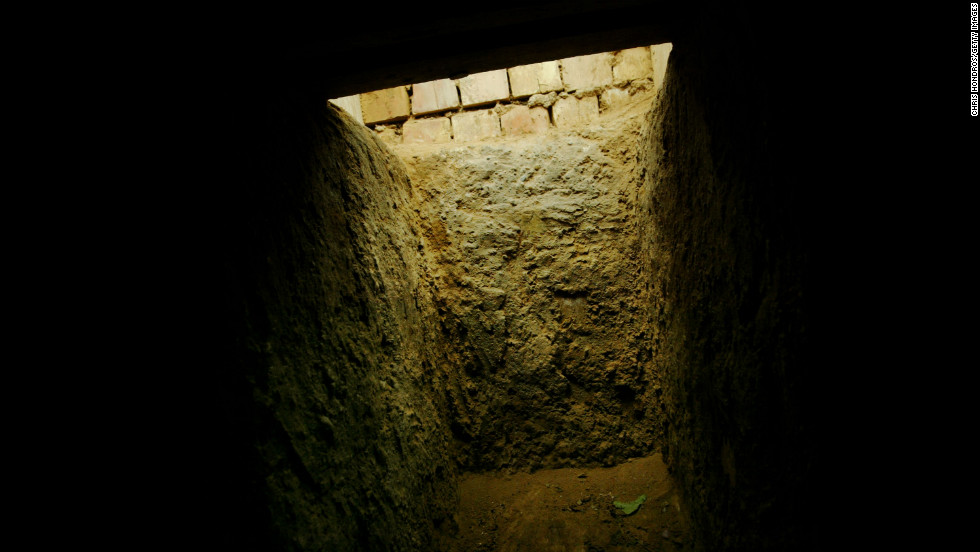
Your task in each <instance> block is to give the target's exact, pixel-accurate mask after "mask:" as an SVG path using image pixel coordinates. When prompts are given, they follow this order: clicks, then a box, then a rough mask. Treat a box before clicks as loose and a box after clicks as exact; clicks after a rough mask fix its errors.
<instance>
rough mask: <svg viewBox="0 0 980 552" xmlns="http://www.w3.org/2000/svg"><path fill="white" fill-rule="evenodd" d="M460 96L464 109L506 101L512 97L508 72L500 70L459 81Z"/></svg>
mask: <svg viewBox="0 0 980 552" xmlns="http://www.w3.org/2000/svg"><path fill="white" fill-rule="evenodd" d="M459 95H460V98H461V100H462V102H463V107H469V106H474V105H482V104H487V103H492V102H496V101H498V100H506V99H508V98H509V97H510V87H509V86H508V85H507V70H506V69H498V70H496V71H487V72H484V73H477V74H475V75H469V76H466V77H463V78H461V79H459Z"/></svg>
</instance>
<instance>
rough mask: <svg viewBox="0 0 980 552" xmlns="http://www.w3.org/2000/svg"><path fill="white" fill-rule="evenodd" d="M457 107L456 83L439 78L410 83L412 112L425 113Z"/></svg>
mask: <svg viewBox="0 0 980 552" xmlns="http://www.w3.org/2000/svg"><path fill="white" fill-rule="evenodd" d="M454 107H459V95H458V94H457V93H456V85H455V84H453V81H451V80H449V79H439V80H434V81H429V82H422V83H419V84H413V85H412V113H414V114H416V115H425V114H426V113H436V112H439V111H445V110H447V109H453V108H454Z"/></svg>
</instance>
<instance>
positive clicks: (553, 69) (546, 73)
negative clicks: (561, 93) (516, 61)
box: [507, 61, 565, 98]
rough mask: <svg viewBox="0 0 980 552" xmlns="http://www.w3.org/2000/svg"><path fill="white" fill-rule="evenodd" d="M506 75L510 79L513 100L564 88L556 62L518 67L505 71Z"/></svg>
mask: <svg viewBox="0 0 980 552" xmlns="http://www.w3.org/2000/svg"><path fill="white" fill-rule="evenodd" d="M507 74H508V76H509V77H510V93H511V94H513V95H514V97H515V98H523V97H525V96H530V95H532V94H544V93H545V92H551V91H554V90H561V89H563V88H564V87H565V85H564V84H562V81H561V69H559V67H558V62H557V61H546V62H544V63H532V64H530V65H518V66H517V67H511V68H510V69H507Z"/></svg>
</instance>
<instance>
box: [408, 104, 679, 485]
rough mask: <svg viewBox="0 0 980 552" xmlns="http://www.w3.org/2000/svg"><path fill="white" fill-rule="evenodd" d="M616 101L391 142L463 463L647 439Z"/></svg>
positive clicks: (632, 116)
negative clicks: (498, 129)
mask: <svg viewBox="0 0 980 552" xmlns="http://www.w3.org/2000/svg"><path fill="white" fill-rule="evenodd" d="M654 97H655V94H654V93H653V91H651V90H647V91H645V93H641V94H639V95H638V96H637V97H635V98H634V99H633V106H634V108H633V109H632V111H629V110H625V111H626V113H627V114H629V115H627V114H622V115H615V116H609V117H605V116H604V117H603V119H602V122H595V123H593V124H582V125H580V126H579V127H578V128H577V129H575V130H569V131H560V130H559V129H552V130H550V131H549V132H548V133H547V134H544V135H540V136H535V137H530V138H524V139H518V138H513V139H505V138H496V139H491V140H486V141H483V142H480V143H475V144H473V145H470V146H456V147H437V146H428V147H426V146H415V147H413V146H410V145H407V144H406V145H402V146H398V147H396V150H397V151H398V152H399V154H400V155H401V156H402V157H403V158H404V159H405V161H406V163H407V165H408V171H409V174H410V176H411V180H412V185H413V188H414V189H415V190H416V197H417V199H418V200H419V203H418V209H419V211H420V213H421V215H422V216H421V221H422V238H423V244H424V245H425V251H426V255H427V256H428V257H429V259H430V262H429V264H428V266H429V267H431V268H432V269H433V272H432V273H431V274H428V275H427V277H429V278H431V279H432V281H433V283H434V286H435V290H436V299H437V302H438V305H439V316H440V323H441V324H442V326H443V330H444V332H445V333H446V335H447V337H448V338H449V341H450V342H453V343H455V344H456V345H457V346H458V347H459V353H458V354H459V357H458V362H459V365H460V367H461V373H460V381H461V385H462V386H463V389H464V391H465V392H464V393H463V394H462V396H460V397H458V398H457V400H456V402H455V403H454V404H456V405H457V406H456V410H457V412H456V415H455V417H454V419H453V429H454V435H455V436H456V438H457V439H458V440H459V447H460V455H461V457H460V461H461V464H462V465H463V466H464V467H465V468H466V469H472V470H492V469H501V468H504V469H534V468H540V467H559V466H578V465H612V464H615V463H618V462H622V461H624V460H625V459H627V458H630V457H636V456H641V455H643V454H648V453H651V452H653V451H655V450H658V448H659V445H660V439H661V434H662V427H663V413H662V410H661V408H660V404H661V400H660V392H661V388H660V382H659V375H658V374H657V372H656V369H655V365H654V362H653V359H652V356H651V348H650V346H649V341H650V335H649V332H650V330H649V329H648V328H647V326H646V323H647V317H646V316H645V311H646V309H647V305H648V300H647V298H646V292H647V288H646V287H645V286H643V285H641V284H640V282H641V281H642V280H643V275H642V269H641V266H640V263H639V249H638V243H637V219H636V216H635V197H636V192H637V188H638V181H637V178H638V176H637V175H636V173H635V170H636V156H635V150H636V146H637V144H638V141H639V129H640V123H641V122H642V120H643V117H642V114H645V113H646V112H648V111H649V109H650V108H651V106H652V102H653V100H654Z"/></svg>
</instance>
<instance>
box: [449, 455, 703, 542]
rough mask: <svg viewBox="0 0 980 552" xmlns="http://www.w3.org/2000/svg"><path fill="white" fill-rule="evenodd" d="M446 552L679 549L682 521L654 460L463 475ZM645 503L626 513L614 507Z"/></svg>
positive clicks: (673, 494) (662, 470)
mask: <svg viewBox="0 0 980 552" xmlns="http://www.w3.org/2000/svg"><path fill="white" fill-rule="evenodd" d="M459 493H460V504H459V512H458V514H457V522H458V524H459V525H458V530H457V531H456V532H455V533H452V534H448V535H442V538H443V539H444V541H443V547H444V549H445V550H450V551H452V552H465V551H473V552H477V551H480V552H519V551H525V550H535V551H542V552H550V551H555V552H558V551H567V552H619V551H624V552H625V551H627V550H664V551H672V550H685V549H686V548H685V542H686V537H687V534H686V533H687V522H686V521H685V518H684V516H683V515H682V511H681V507H680V500H679V497H678V494H677V490H676V488H675V487H674V485H673V483H672V481H671V479H670V476H669V474H668V473H667V467H666V466H665V465H664V463H663V459H662V457H661V455H660V454H654V455H651V456H648V457H645V458H635V459H629V460H627V461H626V462H624V463H622V464H619V465H617V466H613V467H610V468H559V469H543V470H538V471H536V472H533V473H513V474H508V473H499V472H498V473H486V474H467V475H464V476H463V477H462V479H461V482H460V489H459ZM642 495H645V500H644V501H643V502H642V504H640V507H639V508H638V509H637V510H636V511H635V512H634V513H632V514H629V515H627V514H625V513H624V510H623V509H621V508H617V507H616V506H615V505H614V503H615V502H617V501H618V502H627V501H634V500H636V499H637V498H638V497H640V496H642Z"/></svg>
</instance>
